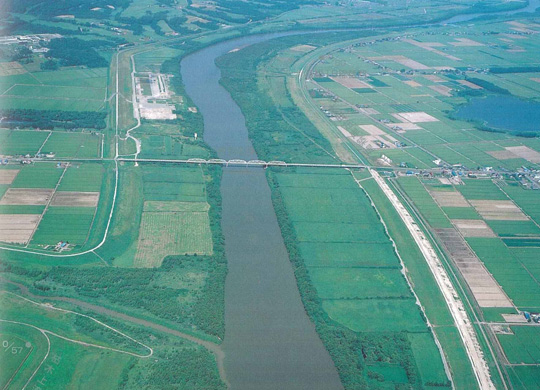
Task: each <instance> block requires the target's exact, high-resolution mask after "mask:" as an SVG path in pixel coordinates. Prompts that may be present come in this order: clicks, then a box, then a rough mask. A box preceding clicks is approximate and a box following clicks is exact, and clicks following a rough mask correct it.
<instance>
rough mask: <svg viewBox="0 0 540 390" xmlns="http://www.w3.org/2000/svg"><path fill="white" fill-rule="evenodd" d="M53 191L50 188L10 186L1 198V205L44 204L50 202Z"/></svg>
mask: <svg viewBox="0 0 540 390" xmlns="http://www.w3.org/2000/svg"><path fill="white" fill-rule="evenodd" d="M53 192H54V190H52V189H48V188H10V189H8V190H7V191H6V193H5V194H4V196H3V197H2V200H0V205H17V206H42V205H46V204H47V203H48V202H49V200H50V199H51V196H52V194H53Z"/></svg>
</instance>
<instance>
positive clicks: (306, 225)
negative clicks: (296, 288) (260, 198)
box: [271, 169, 447, 385]
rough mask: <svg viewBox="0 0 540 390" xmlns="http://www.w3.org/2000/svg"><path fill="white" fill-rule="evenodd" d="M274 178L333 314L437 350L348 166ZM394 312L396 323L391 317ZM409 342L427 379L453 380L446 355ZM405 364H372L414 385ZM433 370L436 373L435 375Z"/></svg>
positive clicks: (393, 379)
mask: <svg viewBox="0 0 540 390" xmlns="http://www.w3.org/2000/svg"><path fill="white" fill-rule="evenodd" d="M271 177H272V178H274V179H273V180H275V183H276V186H277V188H279V190H277V189H276V191H279V193H280V197H281V199H282V201H283V205H284V207H285V210H286V211H287V215H288V220H289V221H290V224H291V226H292V229H293V231H294V236H295V241H296V242H297V245H298V248H299V250H300V252H299V253H300V256H301V261H302V262H303V263H304V264H305V267H306V270H307V275H308V277H309V280H310V283H312V285H313V288H314V289H315V290H316V293H317V296H318V299H320V300H321V302H322V305H321V307H322V309H323V310H324V311H325V312H326V313H327V314H328V316H329V317H330V319H331V320H333V321H335V322H337V323H339V324H340V325H341V326H345V327H347V328H349V329H350V330H352V331H354V332H357V334H359V335H364V334H366V335H367V334H369V333H373V332H375V334H381V335H383V334H385V333H387V334H388V337H392V336H391V335H395V334H397V333H398V332H405V333H406V334H407V333H410V334H418V335H420V334H422V335H425V337H424V338H417V339H416V341H415V343H416V345H419V344H425V345H423V347H421V348H428V349H429V350H431V351H433V350H435V351H436V350H437V347H436V345H435V343H434V341H433V336H432V335H431V333H430V331H429V329H428V328H427V326H426V323H425V320H424V317H423V315H422V313H421V311H420V309H419V307H418V306H417V304H416V302H415V300H414V297H413V295H412V293H411V290H410V288H409V286H408V284H407V281H406V280H405V278H404V276H403V274H402V272H401V266H400V263H399V259H398V257H397V255H396V254H395V252H394V249H393V247H392V245H391V242H390V240H389V238H388V236H387V235H386V233H385V230H384V228H383V225H382V224H381V223H380V221H379V219H378V218H379V217H378V216H377V213H376V212H375V210H374V209H373V208H372V206H371V204H370V202H369V199H368V198H367V197H366V195H365V194H364V193H363V191H362V190H361V189H360V188H359V187H358V185H357V184H356V183H355V181H354V179H353V177H352V175H351V174H350V173H349V172H347V171H336V170H328V171H325V170H322V169H317V170H309V169H297V170H296V172H289V171H281V172H277V173H272V174H271ZM367 227H369V228H367ZM390 317H391V318H392V321H387V320H386V319H387V318H390ZM374 337H375V336H374ZM375 338H376V337H375ZM420 340H422V341H420ZM380 342H382V341H380ZM368 345H369V343H368V344H367V345H366V346H365V347H364V348H369V346H368ZM383 348H385V347H383ZM386 348H390V347H389V346H388V347H386ZM400 348H401V347H400ZM403 348H406V349H405V350H404V351H403V352H402V353H403V354H405V355H406V356H407V358H408V359H411V360H412V361H414V362H415V363H414V364H415V366H416V367H418V369H419V370H420V372H421V378H422V381H423V383H427V382H430V383H439V384H441V385H442V384H445V383H446V381H447V379H446V374H445V372H444V369H443V366H442V361H441V360H440V358H439V359H438V360H437V359H434V357H433V356H432V355H430V357H429V358H428V355H427V354H426V355H422V354H421V353H419V352H415V348H417V347H416V346H412V347H411V346H409V347H403ZM410 348H412V350H411V349H410ZM418 348H419V349H420V347H418ZM382 353H384V352H382ZM430 365H431V366H430ZM399 367H400V366H399V365H398V366H397V367H395V368H394V369H391V368H389V367H383V366H379V365H375V367H372V366H369V367H367V368H368V369H369V370H373V371H375V372H380V373H383V372H385V373H386V374H388V375H383V377H384V378H385V381H387V382H390V383H407V382H408V381H409V380H410V378H408V377H407V375H406V374H404V375H398V374H397V372H398V371H399ZM427 367H430V368H429V369H428V368H427ZM385 370H386V371H385ZM388 370H390V371H388ZM392 370H397V371H396V372H394V374H395V375H390V372H392ZM422 372H423V374H422ZM428 372H430V374H429V375H433V377H431V378H429V379H428V376H429V375H428ZM434 378H436V379H434ZM390 383H389V384H390Z"/></svg>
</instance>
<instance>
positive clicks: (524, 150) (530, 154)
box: [505, 146, 540, 164]
mask: <svg viewBox="0 0 540 390" xmlns="http://www.w3.org/2000/svg"><path fill="white" fill-rule="evenodd" d="M505 149H506V150H508V151H510V152H512V153H514V154H515V155H516V156H519V157H521V158H524V159H525V160H527V161H530V162H532V163H535V164H536V163H540V153H538V152H537V151H536V150H534V149H531V148H529V147H528V146H508V147H506V148H505Z"/></svg>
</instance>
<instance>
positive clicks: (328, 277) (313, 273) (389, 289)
mask: <svg viewBox="0 0 540 390" xmlns="http://www.w3.org/2000/svg"><path fill="white" fill-rule="evenodd" d="M309 276H310V278H311V280H312V282H313V284H314V286H315V288H316V289H317V293H318V295H319V297H320V298H322V299H354V298H409V297H410V291H409V286H408V285H407V283H406V282H405V279H404V278H403V275H402V274H401V271H400V270H398V269H384V268H383V269H374V268H373V269H372V268H328V267H323V268H309Z"/></svg>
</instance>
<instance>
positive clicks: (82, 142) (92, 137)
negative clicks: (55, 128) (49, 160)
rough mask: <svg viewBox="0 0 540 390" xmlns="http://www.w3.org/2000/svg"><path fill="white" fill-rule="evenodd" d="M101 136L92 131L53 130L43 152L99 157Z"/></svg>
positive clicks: (65, 155)
mask: <svg viewBox="0 0 540 390" xmlns="http://www.w3.org/2000/svg"><path fill="white" fill-rule="evenodd" d="M100 149H101V136H100V135H99V134H90V133H74V132H70V133H62V132H53V133H52V134H51V136H50V137H49V139H48V140H47V142H45V145H43V148H42V149H41V151H42V153H54V154H55V155H56V157H88V158H90V157H99V154H100Z"/></svg>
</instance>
